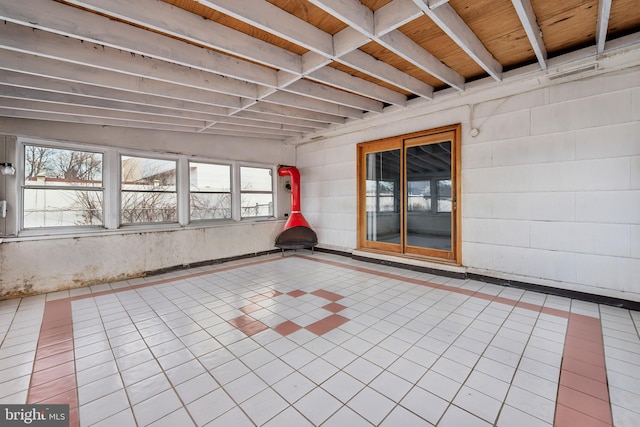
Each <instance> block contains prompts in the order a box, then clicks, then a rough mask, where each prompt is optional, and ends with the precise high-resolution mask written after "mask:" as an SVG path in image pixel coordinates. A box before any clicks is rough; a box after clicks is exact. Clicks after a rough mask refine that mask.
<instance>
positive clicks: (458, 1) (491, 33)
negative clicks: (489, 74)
mask: <svg viewBox="0 0 640 427" xmlns="http://www.w3.org/2000/svg"><path fill="white" fill-rule="evenodd" d="M449 4H450V5H451V7H452V8H453V9H454V10H455V11H456V12H457V13H458V15H460V17H461V18H462V19H463V20H464V21H465V22H466V23H467V25H468V26H469V28H471V31H473V32H474V34H475V35H476V36H477V37H478V39H480V41H481V42H482V44H484V45H485V47H486V48H487V50H488V51H489V52H491V54H492V55H493V57H494V58H495V59H496V60H497V61H498V62H499V63H500V64H502V66H503V67H504V68H512V67H514V66H518V65H523V64H528V63H532V62H536V55H535V52H534V51H533V48H532V47H531V43H530V42H529V38H528V37H527V33H526V32H525V30H524V28H523V26H522V24H521V23H520V18H518V14H517V12H516V10H515V8H514V7H513V3H512V2H511V0H476V1H473V2H470V1H468V0H451V1H450V2H449Z"/></svg>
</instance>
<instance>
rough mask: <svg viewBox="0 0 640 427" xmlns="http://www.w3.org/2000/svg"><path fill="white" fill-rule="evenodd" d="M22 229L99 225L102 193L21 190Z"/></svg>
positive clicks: (62, 190) (56, 189)
mask: <svg viewBox="0 0 640 427" xmlns="http://www.w3.org/2000/svg"><path fill="white" fill-rule="evenodd" d="M23 194H24V201H23V203H24V206H23V210H24V228H39V227H68V226H75V225H102V191H95V190H86V191H82V190H64V189H58V188H47V189H35V188H28V187H27V188H25V189H24V193H23Z"/></svg>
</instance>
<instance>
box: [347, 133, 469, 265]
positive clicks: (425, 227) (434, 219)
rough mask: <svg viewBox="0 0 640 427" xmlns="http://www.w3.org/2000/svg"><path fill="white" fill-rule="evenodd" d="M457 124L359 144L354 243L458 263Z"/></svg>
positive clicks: (368, 247) (458, 158)
mask: <svg viewBox="0 0 640 427" xmlns="http://www.w3.org/2000/svg"><path fill="white" fill-rule="evenodd" d="M459 132H460V126H459V125H453V126H447V127H444V128H439V129H435V130H433V131H425V132H420V133H414V134H408V135H404V136H397V137H392V138H386V139H381V140H377V141H371V142H365V143H361V144H358V247H359V248H366V249H371V250H376V251H381V252H394V253H399V254H403V255H407V256H411V257H426V258H430V259H440V260H446V261H448V262H451V261H453V262H459V259H460V231H459V230H460V216H459V213H458V209H457V197H458V195H459V194H460V184H459V182H458V181H459V179H458V174H459V167H460V157H459V151H460V137H459Z"/></svg>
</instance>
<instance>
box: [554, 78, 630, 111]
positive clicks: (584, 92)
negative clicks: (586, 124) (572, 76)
mask: <svg viewBox="0 0 640 427" xmlns="http://www.w3.org/2000/svg"><path fill="white" fill-rule="evenodd" d="M634 81H635V82H637V81H640V72H638V71H634V72H631V73H627V74H623V75H621V74H617V73H612V74H605V75H601V76H598V77H596V78H587V79H580V80H574V81H572V82H568V83H564V84H560V85H556V86H551V87H550V88H549V102H550V103H552V104H554V103H557V102H563V101H569V100H572V99H580V98H586V97H591V96H594V95H599V94H603V93H611V92H616V91H620V90H625V89H628V88H629V86H630V82H634Z"/></svg>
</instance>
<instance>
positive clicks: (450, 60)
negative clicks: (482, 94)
mask: <svg viewBox="0 0 640 427" xmlns="http://www.w3.org/2000/svg"><path fill="white" fill-rule="evenodd" d="M399 30H400V31H401V32H402V33H403V34H404V35H406V36H407V37H409V38H410V39H411V40H413V41H414V42H416V43H417V44H418V45H420V46H421V47H422V48H423V49H424V50H426V51H427V52H429V53H430V54H432V55H433V56H435V57H436V58H438V59H439V60H440V61H441V62H442V63H443V64H445V65H447V66H448V67H450V68H452V69H454V70H455V71H457V72H458V73H459V74H461V75H462V76H464V77H465V78H466V79H473V78H476V77H479V76H484V75H486V72H485V71H484V70H483V69H482V67H480V66H479V65H478V64H476V63H475V62H474V61H473V60H472V59H471V58H470V57H469V55H467V53H466V52H465V51H464V50H462V49H461V48H460V46H458V45H457V44H456V43H455V42H454V41H453V40H451V38H449V36H448V35H447V34H446V33H445V32H444V31H442V30H441V29H440V27H438V26H437V25H436V24H435V23H434V22H433V21H432V20H431V19H430V18H429V17H428V16H426V15H423V16H421V17H420V18H418V19H415V20H413V21H411V22H409V23H407V24H405V25H403V26H402V27H400V28H399ZM432 86H433V85H432Z"/></svg>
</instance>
